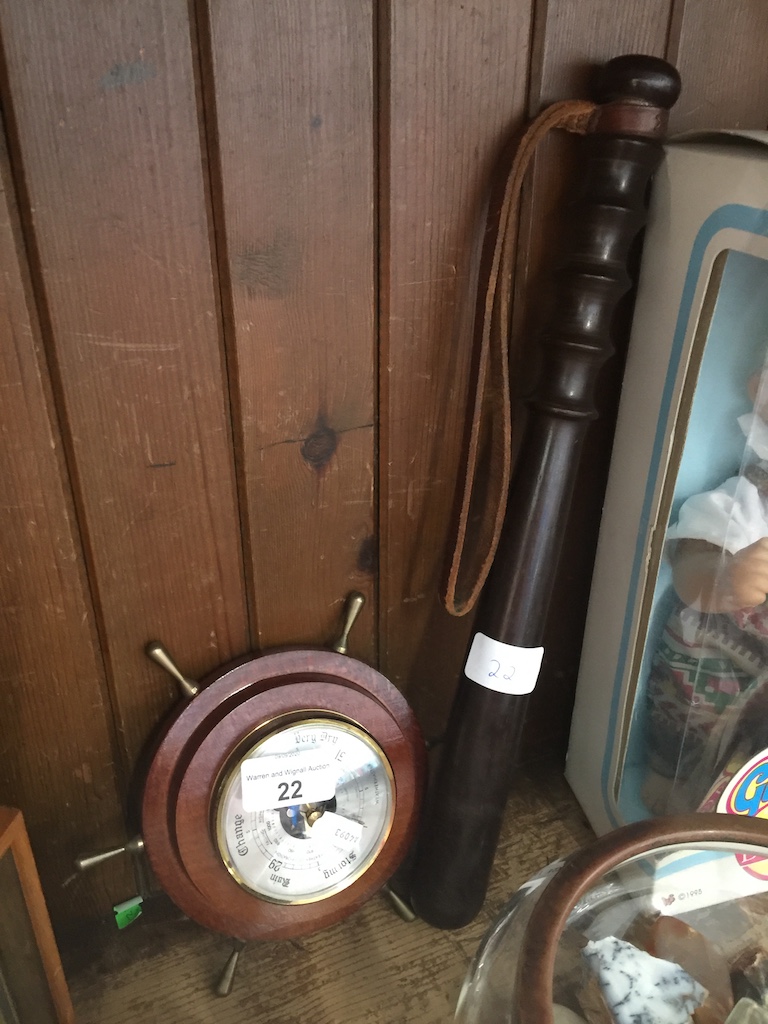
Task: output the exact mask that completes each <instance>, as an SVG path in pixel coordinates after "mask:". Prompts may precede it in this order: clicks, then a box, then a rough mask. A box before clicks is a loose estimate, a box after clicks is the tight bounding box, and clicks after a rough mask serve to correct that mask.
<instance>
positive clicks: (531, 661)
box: [464, 633, 544, 694]
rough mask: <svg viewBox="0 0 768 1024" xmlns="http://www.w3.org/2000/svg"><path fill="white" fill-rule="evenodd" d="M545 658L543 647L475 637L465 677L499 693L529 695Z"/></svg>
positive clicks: (481, 635)
mask: <svg viewBox="0 0 768 1024" xmlns="http://www.w3.org/2000/svg"><path fill="white" fill-rule="evenodd" d="M543 657H544V648H543V647H513V646H512V644H503V643H502V642H501V641H500V640H492V639H491V637H489V636H486V635H485V633H475V638H474V640H473V641H472V646H471V647H470V649H469V654H468V655H467V663H466V665H465V666H464V674H465V675H466V676H467V678H468V679H473V680H474V681H475V682H476V683H480V685H481V686H487V687H488V689H489V690H498V692H499V693H515V694H522V693H530V692H531V690H533V688H534V687H535V686H536V680H537V679H538V678H539V671H540V669H541V659H542V658H543Z"/></svg>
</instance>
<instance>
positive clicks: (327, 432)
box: [301, 423, 339, 469]
mask: <svg viewBox="0 0 768 1024" xmlns="http://www.w3.org/2000/svg"><path fill="white" fill-rule="evenodd" d="M338 444H339V439H338V436H337V434H336V431H335V430H334V429H333V428H332V427H329V426H328V424H327V423H320V424H318V425H317V426H316V427H315V429H314V430H313V431H312V433H311V434H310V435H309V436H308V437H306V438H305V439H304V442H303V444H302V446H301V457H302V458H303V459H304V461H305V462H306V463H308V464H309V465H310V466H311V467H312V468H313V469H322V468H323V467H324V466H327V465H328V463H329V462H330V461H331V459H332V458H333V456H334V453H335V451H336V449H337V447H338Z"/></svg>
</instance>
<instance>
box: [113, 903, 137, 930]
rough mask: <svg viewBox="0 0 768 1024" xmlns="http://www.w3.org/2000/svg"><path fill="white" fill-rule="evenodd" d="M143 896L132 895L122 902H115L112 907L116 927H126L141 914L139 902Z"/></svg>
mask: <svg viewBox="0 0 768 1024" xmlns="http://www.w3.org/2000/svg"><path fill="white" fill-rule="evenodd" d="M143 902H144V897H143V896H134V897H133V899H130V900H125V902H124V903H117V904H116V905H115V906H114V907H112V909H113V910H114V912H115V924H116V925H117V927H118V928H121V929H122V928H127V927H128V925H129V924H133V922H134V921H135V920H136V918H137V917H140V916H141V904H142V903H143Z"/></svg>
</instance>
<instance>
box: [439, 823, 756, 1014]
mask: <svg viewBox="0 0 768 1024" xmlns="http://www.w3.org/2000/svg"><path fill="white" fill-rule="evenodd" d="M455 1020H456V1021H457V1022H460V1024H534V1022H535V1024H550V1022H551V1021H554V1022H556V1024H583V1022H586V1024H689V1022H693V1024H726V1022H727V1024H768V822H765V821H761V820H759V819H754V818H749V819H747V818H741V817H738V818H737V819H736V820H735V819H734V816H732V815H723V814H700V815H687V816H684V817H676V818H665V819H656V820H655V821H652V822H643V823H639V824H637V825H631V826H627V827H626V828H623V829H618V830H617V831H616V832H615V833H612V834H611V835H610V836H605V837H603V839H601V840H598V841H597V842H596V843H595V844H593V845H592V846H590V847H589V848H586V849H584V850H580V851H578V852H577V853H576V854H574V855H573V856H572V857H569V858H567V859H565V860H560V861H557V862H555V863H553V864H550V865H549V866H548V867H547V868H545V869H544V870H543V871H542V872H541V873H540V874H539V875H538V876H536V877H535V878H533V879H531V880H530V881H529V882H527V883H526V884H525V885H524V886H522V888H521V889H520V890H518V892H516V893H515V894H514V895H513V896H512V898H511V899H510V900H509V901H508V903H507V904H506V905H505V906H504V908H503V909H502V911H501V913H500V914H499V916H498V917H497V919H496V921H495V922H494V924H493V925H492V926H491V928H490V929H489V931H488V932H487V934H486V935H485V937H484V939H483V941H482V942H481V944H480V947H479V949H478V951H477V953H476V955H475V957H474V960H473V962H472V964H471V965H470V968H469V971H468V973H467V976H466V979H465V982H464V985H463V988H462V991H461V994H460V997H459V1002H458V1006H457V1009H456V1015H455Z"/></svg>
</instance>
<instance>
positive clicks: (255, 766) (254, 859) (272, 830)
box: [215, 718, 394, 903]
mask: <svg viewBox="0 0 768 1024" xmlns="http://www.w3.org/2000/svg"><path fill="white" fill-rule="evenodd" d="M393 814H394V781H393V777H392V770H391V768H390V765H389V762H388V760H387V758H386V757H385V755H384V753H383V751H382V750H381V748H380V747H379V746H378V744H377V743H376V742H375V741H374V740H373V739H372V738H371V737H370V736H368V735H367V734H366V733H365V732H363V731H362V730H361V729H360V728H358V727H357V726H355V725H352V724H351V723H348V722H345V721H340V720H336V719H330V718H329V719H323V718H314V719H307V720H302V721H301V722H298V723H297V722H293V723H292V724H291V725H288V726H285V727H284V728H278V729H276V730H275V731H273V732H271V733H270V734H269V735H268V736H266V737H264V738H263V739H261V740H259V741H258V742H257V743H256V744H255V745H254V746H253V747H252V748H251V749H250V750H249V751H248V752H247V753H246V754H245V756H244V757H243V758H242V759H241V760H240V761H239V762H238V763H237V764H236V765H235V766H234V768H233V769H232V770H231V771H229V772H228V773H227V774H226V775H225V777H224V781H223V783H222V786H221V789H220V791H219V801H218V806H217V809H216V818H215V827H216V837H217V841H218V846H219V852H220V854H221V857H222V859H223V860H224V863H225V864H226V866H227V868H228V869H229V871H230V872H231V874H232V875H233V876H234V878H235V880H236V881H237V882H238V884H239V885H241V886H242V887H243V888H244V889H248V890H250V891H251V892H253V893H255V894H256V895H258V896H261V897H263V898H266V899H268V900H271V901H274V902H277V903H308V902H311V901H314V900H320V899H325V898H326V897H328V896H331V895H333V894H334V893H335V892H338V891H339V890H340V889H343V888H345V887H346V886H348V885H350V884H351V883H352V882H353V881H354V880H355V878H357V877H358V875H360V874H361V873H362V872H363V871H364V870H365V869H366V868H367V867H368V866H369V865H370V864H371V862H372V861H373V859H374V858H375V857H376V855H377V854H378V852H379V850H380V849H381V847H382V846H383V844H384V842H385V840H386V838H387V835H388V834H389V830H390V828H391V825H392V818H393Z"/></svg>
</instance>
